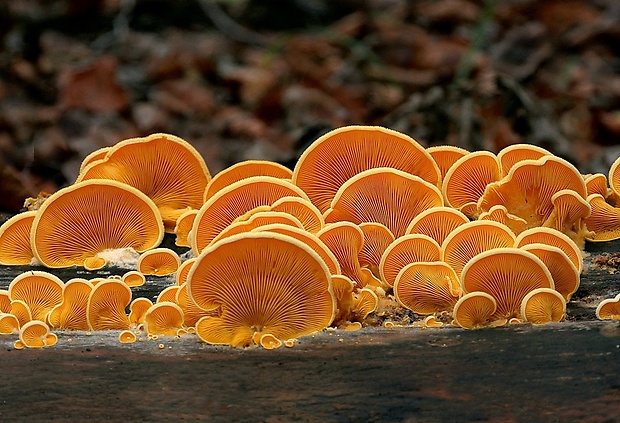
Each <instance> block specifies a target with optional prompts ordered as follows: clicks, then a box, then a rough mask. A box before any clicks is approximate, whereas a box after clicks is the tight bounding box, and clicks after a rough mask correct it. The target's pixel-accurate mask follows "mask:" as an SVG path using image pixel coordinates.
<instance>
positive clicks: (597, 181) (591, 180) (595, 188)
mask: <svg viewBox="0 0 620 423" xmlns="http://www.w3.org/2000/svg"><path fill="white" fill-rule="evenodd" d="M583 180H584V182H585V184H586V191H587V194H588V195H592V194H600V195H601V196H602V197H603V198H607V197H608V196H609V195H610V194H611V193H612V191H611V189H610V188H609V187H608V186H607V176H605V175H603V174H602V173H595V174H593V175H587V176H586V175H584V178H583Z"/></svg>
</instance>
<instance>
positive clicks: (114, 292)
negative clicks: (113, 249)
mask: <svg viewBox="0 0 620 423" xmlns="http://www.w3.org/2000/svg"><path fill="white" fill-rule="evenodd" d="M130 302H131V289H130V288H129V287H128V286H127V285H126V284H125V283H123V282H121V281H117V280H112V279H108V280H105V281H103V282H99V283H98V284H97V285H95V288H94V289H93V290H92V292H91V293H90V296H89V297H88V304H87V306H86V319H87V320H88V327H89V328H90V329H91V330H111V329H117V330H119V329H120V330H124V329H129V317H128V316H127V314H125V308H126V307H127V306H128V305H129V303H130Z"/></svg>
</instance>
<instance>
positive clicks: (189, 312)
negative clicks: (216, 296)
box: [175, 283, 219, 327]
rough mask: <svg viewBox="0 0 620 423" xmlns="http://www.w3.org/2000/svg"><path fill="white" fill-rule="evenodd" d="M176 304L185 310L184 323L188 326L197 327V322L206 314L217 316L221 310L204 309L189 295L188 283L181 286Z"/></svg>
mask: <svg viewBox="0 0 620 423" xmlns="http://www.w3.org/2000/svg"><path fill="white" fill-rule="evenodd" d="M175 302H176V304H177V305H178V306H179V307H181V310H183V325H184V326H186V327H195V326H196V322H197V321H198V320H200V319H201V318H202V317H204V316H212V317H217V316H218V314H219V310H218V309H216V310H212V311H204V310H203V309H201V308H200V307H198V305H196V303H195V302H194V300H192V299H191V298H190V296H189V292H188V291H187V283H184V284H182V285H180V286H179V289H178V290H177V295H176V297H175Z"/></svg>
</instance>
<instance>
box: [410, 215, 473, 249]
mask: <svg viewBox="0 0 620 423" xmlns="http://www.w3.org/2000/svg"><path fill="white" fill-rule="evenodd" d="M467 222H469V219H468V218H467V216H465V215H464V214H463V213H461V212H460V211H458V210H456V209H453V208H452V207H444V206H438V207H432V208H430V209H428V210H425V211H423V212H422V213H420V214H419V215H417V216H416V217H415V218H414V219H413V220H412V221H411V222H410V223H409V226H407V230H406V231H405V232H406V233H407V234H423V235H428V236H430V237H431V238H433V239H434V240H435V241H437V243H438V244H439V245H441V243H442V242H443V240H444V239H446V236H448V234H449V233H450V232H452V231H453V230H454V229H456V228H457V227H458V226H461V225H462V224H464V223H467Z"/></svg>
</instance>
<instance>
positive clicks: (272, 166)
mask: <svg viewBox="0 0 620 423" xmlns="http://www.w3.org/2000/svg"><path fill="white" fill-rule="evenodd" d="M252 176H271V177H273V178H279V179H288V180H290V179H291V178H292V177H293V172H292V171H291V170H290V169H289V168H287V167H286V166H282V165H281V164H279V163H276V162H271V161H268V160H245V161H242V162H239V163H236V164H234V165H232V166H229V167H227V168H226V169H224V170H222V171H221V172H219V173H218V174H217V175H215V176H214V177H213V179H211V180H210V181H209V184H208V185H207V188H206V189H205V195H204V201H205V202H206V201H207V200H208V199H209V198H211V197H213V195H214V194H215V193H216V192H218V191H219V190H221V189H222V188H226V187H227V186H229V185H232V184H234V183H235V182H238V181H241V180H242V179H246V178H250V177H252Z"/></svg>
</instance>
